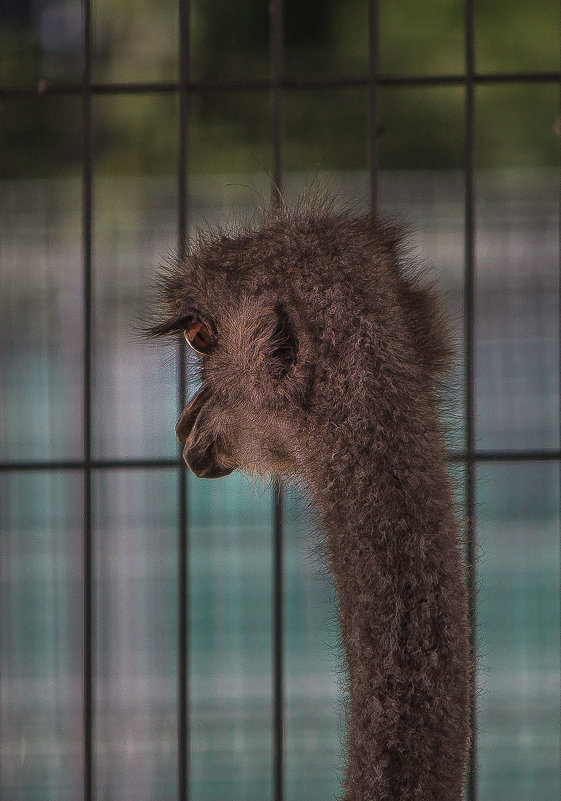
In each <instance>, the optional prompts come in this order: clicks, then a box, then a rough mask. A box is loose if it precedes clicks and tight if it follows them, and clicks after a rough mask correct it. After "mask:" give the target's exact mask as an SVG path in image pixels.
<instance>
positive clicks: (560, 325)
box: [557, 2, 561, 775]
mask: <svg viewBox="0 0 561 801" xmlns="http://www.w3.org/2000/svg"><path fill="white" fill-rule="evenodd" d="M559 31H560V33H561V2H560V3H559ZM557 66H558V68H559V69H560V70H561V54H559V62H558V64H557ZM558 113H559V117H558V120H559V123H558V129H557V133H558V136H559V146H558V150H557V155H558V158H559V164H558V206H559V207H558V220H557V247H558V249H559V252H558V295H557V304H558V307H557V337H558V340H559V341H558V348H559V351H558V355H559V364H558V369H559V375H558V387H557V389H558V392H559V398H558V401H559V450H560V452H561V80H560V82H559V97H558ZM558 464H559V474H560V475H559V542H560V546H561V462H560V461H559V460H558ZM560 550H561V547H560ZM559 580H560V582H561V555H560V559H559ZM559 709H561V602H560V604H559ZM560 728H561V721H560ZM559 742H560V748H559V773H560V775H561V731H560V732H559Z"/></svg>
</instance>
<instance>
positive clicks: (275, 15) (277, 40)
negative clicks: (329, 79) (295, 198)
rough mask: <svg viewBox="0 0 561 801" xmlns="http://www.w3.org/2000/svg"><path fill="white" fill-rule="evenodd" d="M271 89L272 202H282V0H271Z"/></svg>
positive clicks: (277, 203)
mask: <svg viewBox="0 0 561 801" xmlns="http://www.w3.org/2000/svg"><path fill="white" fill-rule="evenodd" d="M270 36H271V89H272V93H273V120H272V136H273V142H272V144H273V196H272V203H273V204H274V205H280V203H281V202H282V191H283V187H282V80H283V77H284V7H283V0H271V10H270Z"/></svg>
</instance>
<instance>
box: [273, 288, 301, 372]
mask: <svg viewBox="0 0 561 801" xmlns="http://www.w3.org/2000/svg"><path fill="white" fill-rule="evenodd" d="M275 314H276V316H277V323H276V326H275V328H274V330H273V333H272V334H271V343H270V344H271V353H270V357H271V358H270V362H269V366H270V371H271V374H272V375H273V376H274V377H275V378H284V376H285V375H286V374H287V373H288V371H289V370H290V368H291V367H293V366H294V365H295V364H296V360H297V357H298V339H297V337H296V332H295V330H294V326H293V324H292V322H291V320H290V317H289V316H288V313H287V311H286V309H285V308H284V306H283V305H282V304H281V303H277V304H276V305H275Z"/></svg>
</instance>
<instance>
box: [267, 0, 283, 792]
mask: <svg viewBox="0 0 561 801" xmlns="http://www.w3.org/2000/svg"><path fill="white" fill-rule="evenodd" d="M270 36H271V89H272V93H273V98H272V100H273V110H272V137H273V141H272V145H273V191H272V198H271V202H272V204H273V206H275V207H277V208H278V207H279V206H280V205H281V204H282V199H283V180H282V177H283V176H282V127H283V125H282V123H283V120H282V80H283V77H284V5H283V0H271V6H270ZM282 512H283V487H282V483H281V482H275V488H274V492H273V570H272V578H273V648H272V650H273V744H272V745H273V765H272V767H273V801H282V799H283V797H284V692H283V559H282V553H283V514H282Z"/></svg>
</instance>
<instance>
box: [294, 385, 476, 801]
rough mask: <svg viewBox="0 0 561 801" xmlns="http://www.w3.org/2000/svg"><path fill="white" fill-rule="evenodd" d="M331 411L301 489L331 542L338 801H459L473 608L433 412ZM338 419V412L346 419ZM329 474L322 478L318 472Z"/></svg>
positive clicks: (421, 408) (423, 408)
mask: <svg viewBox="0 0 561 801" xmlns="http://www.w3.org/2000/svg"><path fill="white" fill-rule="evenodd" d="M412 403H413V407H409V408H408V404H404V403H402V404H400V406H399V409H401V410H402V411H399V410H397V409H396V408H395V407H394V408H392V407H391V404H390V406H386V409H385V411H384V409H375V408H374V409H371V410H370V414H369V415H367V416H363V417H362V418H361V416H360V414H359V415H358V416H357V414H356V408H357V407H358V409H360V403H359V402H357V403H356V404H354V411H353V415H352V416H351V415H350V414H346V413H344V411H342V412H341V413H338V412H335V414H334V416H333V417H332V418H331V419H330V421H329V423H326V424H325V425H323V426H322V427H321V436H320V437H319V438H318V439H316V441H315V444H314V446H313V447H314V448H315V454H314V459H313V472H312V469H310V470H309V471H305V472H307V481H308V484H309V486H310V488H311V490H312V493H313V495H314V498H315V501H316V504H317V506H318V509H319V512H320V515H321V519H322V522H323V526H324V529H325V534H326V540H327V548H328V554H329V561H330V565H331V569H332V571H333V576H334V583H335V588H336V593H337V599H338V607H339V608H338V612H339V621H340V626H341V635H342V642H343V646H344V650H345V654H346V661H347V667H348V679H349V685H348V686H349V696H350V697H349V703H350V709H349V713H350V714H349V724H348V732H347V773H346V778H345V785H344V789H345V795H344V801H390V799H391V801H410V800H411V801H412V799H416V801H429V800H430V801H460V798H461V794H462V785H463V781H464V777H465V764H466V755H467V747H468V741H469V722H468V716H469V676H470V653H469V642H468V624H467V602H466V591H465V586H464V577H463V566H462V559H461V553H460V546H459V542H458V531H457V523H456V519H455V515H454V511H453V501H452V493H451V489H450V485H449V481H448V478H447V474H446V460H445V451H444V446H443V442H442V438H441V435H440V433H439V430H438V427H437V425H436V423H435V421H434V412H433V410H432V409H431V403H430V401H429V403H427V402H426V399H425V402H421V403H420V404H418V406H417V408H415V403H414V402H413V401H412ZM341 409H343V407H341ZM320 465H321V467H320Z"/></svg>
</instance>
